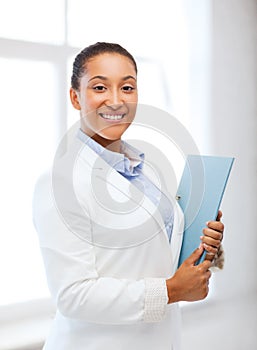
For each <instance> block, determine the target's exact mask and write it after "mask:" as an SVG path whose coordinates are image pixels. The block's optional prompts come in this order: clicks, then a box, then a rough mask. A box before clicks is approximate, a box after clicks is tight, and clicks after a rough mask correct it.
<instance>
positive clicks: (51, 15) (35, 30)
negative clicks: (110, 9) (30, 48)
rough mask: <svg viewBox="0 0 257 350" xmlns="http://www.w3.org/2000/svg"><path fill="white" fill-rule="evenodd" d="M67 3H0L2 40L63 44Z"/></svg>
mask: <svg viewBox="0 0 257 350" xmlns="http://www.w3.org/2000/svg"><path fill="white" fill-rule="evenodd" d="M64 5H65V0H54V1H52V0H44V1H42V0H41V1H35V0H22V1H20V0H8V1H3V0H1V2H0V37H3V38H9V39H16V40H27V41H33V42H46V43H53V44H60V43H63V42H64V40H65V34H64V33H65V30H64V25H65V21H64V18H65V17H64V10H65V6H64Z"/></svg>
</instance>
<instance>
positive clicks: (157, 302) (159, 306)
mask: <svg viewBox="0 0 257 350" xmlns="http://www.w3.org/2000/svg"><path fill="white" fill-rule="evenodd" d="M144 280H145V310H144V322H159V321H162V320H163V319H164V317H165V314H166V309H167V304H168V300H169V299H168V292H167V286H166V280H165V279H164V278H145V279H144Z"/></svg>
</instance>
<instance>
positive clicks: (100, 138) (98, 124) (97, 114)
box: [70, 53, 137, 147]
mask: <svg viewBox="0 0 257 350" xmlns="http://www.w3.org/2000/svg"><path fill="white" fill-rule="evenodd" d="M83 68H84V70H85V73H84V75H83V77H82V78H81V79H80V86H79V88H78V89H75V88H76V85H77V84H73V86H74V87H72V88H71V89H70V96H71V102H72V105H73V106H74V108H76V109H78V110H80V116H81V128H82V130H83V131H84V132H85V133H86V134H87V135H89V136H90V137H92V138H93V139H94V140H96V141H97V142H98V143H100V144H101V145H102V146H104V147H106V146H108V145H109V146H110V145H113V141H115V140H117V139H120V137H121V135H122V134H123V133H124V132H125V130H126V129H127V128H128V126H129V125H130V124H131V122H132V121H133V119H134V117H135V111H136V104H137V79H136V68H135V65H134V64H133V62H131V59H130V58H127V57H126V56H123V55H121V54H119V53H115V54H111V53H102V54H98V56H97V57H94V59H91V60H90V59H89V60H88V61H87V63H86V64H85V63H84V67H83ZM115 147H120V145H118V144H117V143H116V146H115Z"/></svg>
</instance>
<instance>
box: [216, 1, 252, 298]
mask: <svg viewBox="0 0 257 350" xmlns="http://www.w3.org/2000/svg"><path fill="white" fill-rule="evenodd" d="M256 23H257V2H256V1H255V0H244V1H242V0H226V1H218V0H213V34H212V39H213V46H212V47H213V49H212V50H213V52H212V57H213V61H212V92H211V101H212V106H211V107H212V108H211V121H210V128H211V133H210V135H211V150H212V152H213V153H214V154H220V155H229V156H234V157H235V158H236V161H235V164H234V169H233V171H232V177H231V181H230V183H229V187H228V191H227V192H226V196H225V200H224V203H223V211H224V222H225V223H226V231H225V238H224V245H225V249H226V268H225V271H224V272H223V273H221V274H218V275H217V276H216V283H215V284H216V293H217V296H219V297H225V296H230V295H242V294H245V293H246V294H247V293H248V292H254V291H255V292H256V290H257V273H256V266H257V225H256V218H257V89H256V88H257V30H256V28H257V27H256ZM256 296H257V293H256Z"/></svg>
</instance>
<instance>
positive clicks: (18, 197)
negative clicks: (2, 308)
mask: <svg viewBox="0 0 257 350" xmlns="http://www.w3.org/2000/svg"><path fill="white" fill-rule="evenodd" d="M0 76H1V80H0V95H1V97H2V98H1V104H0V114H1V116H2V117H1V128H0V159H1V182H0V193H1V197H0V210H1V245H0V270H1V289H0V303H1V304H7V303H13V302H18V301H24V300H27V299H33V298H39V297H44V296H47V295H48V290H47V286H46V282H45V276H44V271H43V264H42V260H41V255H40V251H39V247H38V246H39V245H38V239H37V234H36V232H35V229H34V227H33V223H32V208H31V204H32V194H33V188H34V184H35V181H36V180H37V178H38V176H39V175H40V174H41V173H42V172H44V171H45V170H46V169H47V168H48V167H49V165H50V162H51V159H52V156H53V152H54V148H55V134H54V130H55V127H54V126H55V125H54V120H55V115H56V113H55V112H56V111H55V104H56V101H55V98H54V96H55V95H56V88H55V81H56V77H55V69H54V66H53V65H52V64H50V63H48V62H33V61H25V60H24V61H22V60H16V59H13V60H11V59H10V60H7V59H2V58H0Z"/></svg>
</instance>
